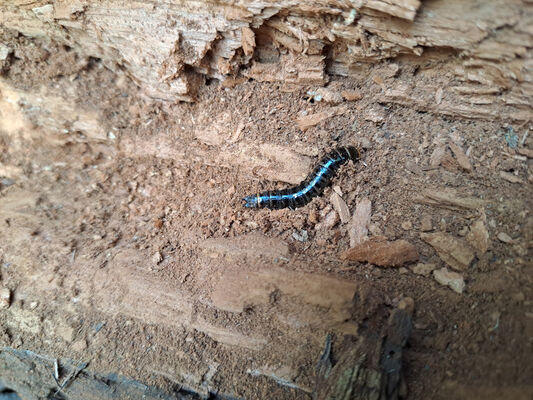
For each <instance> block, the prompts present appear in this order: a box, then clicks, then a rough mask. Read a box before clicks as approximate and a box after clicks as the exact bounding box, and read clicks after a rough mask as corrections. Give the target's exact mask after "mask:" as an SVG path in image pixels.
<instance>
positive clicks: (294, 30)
mask: <svg viewBox="0 0 533 400" xmlns="http://www.w3.org/2000/svg"><path fill="white" fill-rule="evenodd" d="M0 24H1V25H2V26H4V27H5V28H9V29H13V30H16V31H19V32H21V33H22V34H24V35H27V36H31V37H38V38H47V39H53V40H56V41H58V42H60V43H63V44H65V45H68V46H70V47H72V48H74V49H75V50H76V51H77V52H79V53H80V54H84V55H86V56H93V57H98V58H101V59H102V60H103V61H104V62H105V63H106V65H108V66H109V67H110V68H114V69H118V68H121V69H124V70H125V71H126V72H127V73H128V74H129V75H130V76H131V77H132V78H133V79H134V80H135V81H136V82H137V83H138V84H139V86H140V87H142V88H143V90H144V92H145V93H146V94H147V95H148V96H151V97H153V98H156V99H160V100H166V101H177V100H185V101H191V100H194V92H195V87H196V86H197V85H196V84H195V82H196V81H195V77H197V76H207V77H215V78H218V79H221V80H223V79H225V78H229V79H234V78H235V76H237V75H244V76H247V77H251V78H254V79H257V80H261V81H282V82H285V83H294V84H300V85H311V84H313V85H323V84H325V83H326V82H327V81H328V80H329V78H328V75H331V74H337V75H346V76H351V75H354V76H360V75H361V74H364V73H365V71H366V70H365V67H364V65H365V64H368V63H377V62H380V61H383V60H388V59H389V60H391V59H395V60H397V62H399V63H400V64H401V65H405V66H406V67H407V68H405V70H406V71H409V70H413V71H415V70H417V69H418V73H417V75H416V76H414V77H413V78H414V79H413V81H414V82H415V83H414V84H412V85H410V86H405V85H400V84H399V82H396V80H394V79H391V80H388V81H387V82H385V85H384V88H386V89H387V90H388V91H387V92H386V93H385V95H384V96H383V99H382V100H383V101H384V102H391V103H400V104H405V105H409V106H411V107H414V108H416V109H420V110H424V111H430V112H435V113H440V114H446V115H457V116H460V117H467V118H490V119H494V118H502V119H510V120H519V121H521V120H528V119H530V118H531V115H532V114H533V109H532V103H531V98H532V96H533V84H532V82H533V75H532V72H531V71H532V68H531V66H532V62H533V61H532V57H531V53H532V52H531V48H532V47H533V30H532V29H531V26H533V4H532V3H531V2H528V1H523V0H511V1H504V0H490V1H486V0H468V1H463V0H452V1H447V0H437V1H431V2H429V1H427V2H421V1H419V0H368V1H363V0H357V1H333V0H325V1H321V2H318V3H317V2H314V1H310V0H306V1H302V2H298V3H294V2H291V1H288V0H282V1H278V2H275V3H271V4H269V5H268V6H266V5H265V3H263V2H260V1H257V0H249V1H246V2H237V1H233V0H232V1H227V2H221V1H216V0H214V1H210V2H207V3H204V2H195V1H190V0H186V1H183V2H178V3H173V2H171V3H161V4H157V3H153V2H147V1H137V2H134V3H129V2H122V1H118V0H104V1H101V2H98V4H95V3H92V2H89V1H87V0H61V1H56V2H54V3H49V2H47V1H42V0H41V1H35V2H31V3H28V2H25V1H21V0H17V1H14V2H4V3H3V4H2V5H0ZM3 46H4V47H2V48H3V49H4V50H3V53H6V52H8V51H10V49H9V44H4V45H3ZM5 48H7V50H6V49H5ZM436 65H438V68H439V77H438V79H435V76H434V75H432V74H429V75H428V77H427V79H426V78H425V75H426V73H425V71H426V70H427V71H431V70H432V69H433V68H434V67H435V66H436ZM409 66H411V67H409ZM420 66H422V68H421V69H420V68H419V67H420ZM429 78H431V79H429Z"/></svg>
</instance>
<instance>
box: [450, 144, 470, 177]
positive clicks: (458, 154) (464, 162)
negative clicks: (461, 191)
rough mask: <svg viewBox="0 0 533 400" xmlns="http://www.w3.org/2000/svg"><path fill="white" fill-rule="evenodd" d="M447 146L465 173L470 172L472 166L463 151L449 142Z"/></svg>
mask: <svg viewBox="0 0 533 400" xmlns="http://www.w3.org/2000/svg"><path fill="white" fill-rule="evenodd" d="M449 146H450V149H452V151H453V154H454V156H455V159H456V160H457V162H458V163H459V165H460V166H461V168H462V169H464V170H465V171H467V172H472V164H470V160H469V159H468V157H467V156H466V154H465V152H464V151H463V149H461V148H460V147H459V146H458V145H456V144H455V143H453V142H450V144H449Z"/></svg>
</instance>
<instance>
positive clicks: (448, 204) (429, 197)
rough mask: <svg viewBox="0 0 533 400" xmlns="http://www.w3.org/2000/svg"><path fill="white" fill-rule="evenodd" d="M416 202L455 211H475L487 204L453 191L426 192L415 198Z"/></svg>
mask: <svg viewBox="0 0 533 400" xmlns="http://www.w3.org/2000/svg"><path fill="white" fill-rule="evenodd" d="M414 200H415V202H417V203H420V204H426V205H429V206H434V207H440V208H446V209H449V210H454V211H461V210H475V209H478V208H481V207H482V206H483V204H484V203H485V202H484V201H483V200H480V199H477V198H475V197H464V196H462V195H459V194H458V193H456V192H455V191H451V190H425V191H424V192H422V194H421V195H419V196H415V198H414Z"/></svg>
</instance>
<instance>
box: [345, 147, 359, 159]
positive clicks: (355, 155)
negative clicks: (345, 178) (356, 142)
mask: <svg viewBox="0 0 533 400" xmlns="http://www.w3.org/2000/svg"><path fill="white" fill-rule="evenodd" d="M346 152H347V153H348V155H349V156H350V159H351V160H353V161H357V160H358V159H359V158H360V157H361V152H360V151H359V149H358V148H356V147H353V146H348V147H346Z"/></svg>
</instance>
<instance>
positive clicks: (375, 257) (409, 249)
mask: <svg viewBox="0 0 533 400" xmlns="http://www.w3.org/2000/svg"><path fill="white" fill-rule="evenodd" d="M341 259H342V260H347V261H359V262H365V261H366V262H369V263H371V264H375V265H379V266H381V267H400V266H402V265H405V264H409V263H412V262H415V261H417V260H418V251H417V250H416V247H415V246H413V245H412V244H411V243H409V242H407V241H405V240H396V241H394V242H389V241H387V240H386V239H385V238H384V237H372V238H370V239H369V240H367V241H366V242H363V243H360V244H358V245H355V246H354V247H352V248H351V249H349V250H346V251H345V252H343V253H342V254H341Z"/></svg>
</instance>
